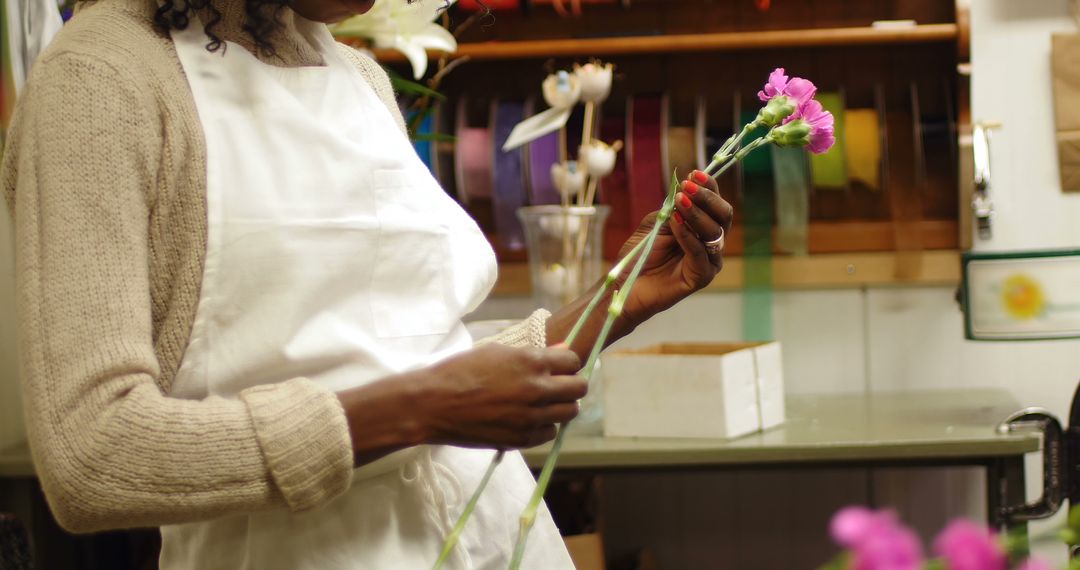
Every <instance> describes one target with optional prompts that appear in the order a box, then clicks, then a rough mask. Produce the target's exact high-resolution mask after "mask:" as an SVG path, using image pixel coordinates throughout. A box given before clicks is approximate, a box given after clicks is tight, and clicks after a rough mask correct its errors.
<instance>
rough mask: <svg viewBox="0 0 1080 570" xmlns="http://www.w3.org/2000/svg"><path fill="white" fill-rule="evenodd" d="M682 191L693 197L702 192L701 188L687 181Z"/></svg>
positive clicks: (683, 184)
mask: <svg viewBox="0 0 1080 570" xmlns="http://www.w3.org/2000/svg"><path fill="white" fill-rule="evenodd" d="M682 190H683V192H686V193H687V194H689V195H691V196H693V195H694V194H697V191H698V190H701V187H700V186H698V185H697V184H694V183H693V182H690V181H689V180H687V181H685V182H683V183H682Z"/></svg>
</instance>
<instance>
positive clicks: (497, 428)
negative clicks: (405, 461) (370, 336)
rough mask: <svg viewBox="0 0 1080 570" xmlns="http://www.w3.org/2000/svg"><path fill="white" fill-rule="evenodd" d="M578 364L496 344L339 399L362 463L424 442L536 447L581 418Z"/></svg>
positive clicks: (558, 352)
mask: <svg viewBox="0 0 1080 570" xmlns="http://www.w3.org/2000/svg"><path fill="white" fill-rule="evenodd" d="M580 368H581V359H580V358H578V355H577V354H575V353H574V352H572V351H570V350H568V349H566V348H547V349H529V348H511V347H507V346H502V345H497V344H490V345H486V346H482V347H480V348H476V349H473V350H469V351H467V352H463V353H461V354H458V355H456V356H453V357H451V358H448V359H447V360H444V361H442V362H440V363H438V364H435V365H434V366H430V367H428V368H424V369H421V370H416V371H413V372H407V373H405V374H402V375H399V376H395V377H392V378H387V379H385V380H382V381H379V382H374V383H372V384H368V385H366V386H361V387H359V388H355V389H353V390H349V391H346V392H342V393H339V394H338V397H339V399H340V400H341V403H342V406H343V407H344V408H345V414H346V417H347V418H348V422H349V433H350V434H351V435H352V440H353V451H354V454H355V455H356V460H357V463H358V464H363V463H368V462H370V461H373V460H375V459H377V458H379V457H381V456H383V455H386V454H388V453H390V452H393V451H396V450H398V449H402V448H405V447H410V446H413V445H419V444H423V443H439V444H447V445H457V446H461V447H490V448H516V447H533V446H535V445H540V444H541V443H544V442H546V441H549V440H551V439H552V438H554V437H555V424H558V423H563V422H567V421H569V420H571V419H573V418H574V417H576V416H577V414H578V403H577V401H578V400H579V399H581V398H582V397H584V396H585V393H586V392H587V391H588V384H587V383H586V382H585V380H584V379H583V378H582V377H580V376H578V375H577V372H578V370H579V369H580Z"/></svg>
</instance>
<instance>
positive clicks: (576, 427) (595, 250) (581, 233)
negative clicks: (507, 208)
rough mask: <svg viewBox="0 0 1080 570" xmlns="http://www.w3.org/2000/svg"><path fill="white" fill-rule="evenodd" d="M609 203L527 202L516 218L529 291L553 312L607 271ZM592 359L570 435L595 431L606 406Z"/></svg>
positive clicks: (597, 365)
mask: <svg viewBox="0 0 1080 570" xmlns="http://www.w3.org/2000/svg"><path fill="white" fill-rule="evenodd" d="M610 212H611V208H609V207H608V206H570V207H563V206H527V207H524V208H519V209H518V211H517V214H518V217H519V218H521V223H522V226H524V228H525V244H526V247H527V249H528V252H529V273H530V277H531V278H532V290H533V296H534V297H535V298H536V301H537V303H539V305H540V306H541V307H544V308H545V309H548V310H550V311H554V310H556V309H558V308H559V307H561V306H563V305H565V304H566V303H569V302H570V301H572V300H574V299H576V298H578V297H580V296H581V295H583V294H585V293H586V292H587V291H588V289H589V288H590V287H592V286H593V285H595V284H596V283H598V282H599V281H600V279H601V278H602V277H603V276H604V273H606V272H607V269H608V267H607V264H606V263H605V262H604V224H605V223H606V222H607V218H608V214H609V213H610ZM600 368H601V367H600V363H599V362H597V363H596V368H595V369H594V370H593V375H592V378H591V379H590V381H589V393H588V395H586V396H585V397H584V398H582V400H581V411H580V412H579V413H578V417H577V419H575V420H574V421H573V422H572V423H571V424H570V426H569V428H568V429H569V433H570V434H571V435H599V434H600V433H601V432H602V429H603V419H604V409H603V394H602V393H601V387H602V386H603V383H602V382H601V381H600V380H601V378H600V375H601V374H602V371H601V369H600Z"/></svg>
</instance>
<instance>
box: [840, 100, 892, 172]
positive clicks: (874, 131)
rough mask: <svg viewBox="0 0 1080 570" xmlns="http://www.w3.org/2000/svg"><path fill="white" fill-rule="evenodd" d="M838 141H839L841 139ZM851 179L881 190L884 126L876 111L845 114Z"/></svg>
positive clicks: (847, 157)
mask: <svg viewBox="0 0 1080 570" xmlns="http://www.w3.org/2000/svg"><path fill="white" fill-rule="evenodd" d="M838 138H839V137H838ZM843 138H844V150H845V154H846V156H845V158H846V162H847V172H848V177H849V178H850V179H851V182H852V183H858V184H862V185H863V186H865V187H867V188H869V189H870V190H874V191H877V190H880V189H881V126H880V123H879V117H878V112H877V110H876V109H848V110H846V111H844V137H843Z"/></svg>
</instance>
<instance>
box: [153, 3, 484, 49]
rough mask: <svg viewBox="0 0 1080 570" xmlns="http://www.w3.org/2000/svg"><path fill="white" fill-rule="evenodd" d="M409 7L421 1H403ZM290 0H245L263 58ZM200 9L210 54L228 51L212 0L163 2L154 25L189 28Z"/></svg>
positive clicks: (247, 18) (246, 13)
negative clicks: (206, 17)
mask: <svg viewBox="0 0 1080 570" xmlns="http://www.w3.org/2000/svg"><path fill="white" fill-rule="evenodd" d="M403 1H404V2H407V3H409V4H412V3H413V2H416V1H418V0H403ZM290 2H291V0H244V16H245V20H244V26H243V30H244V31H245V32H247V33H248V34H249V35H250V36H251V39H252V41H253V42H254V43H255V49H257V50H259V53H260V54H262V55H264V56H271V57H272V56H274V55H276V52H275V50H274V46H273V45H272V44H271V43H270V42H269V40H267V36H269V35H270V33H271V32H273V31H274V29H276V28H277V27H278V26H280V25H281V21H280V20H279V19H278V16H279V14H280V13H281V10H282V9H283V8H286V7H287V6H289V4H290ZM443 4H444V9H448V8H449V7H450V2H449V0H443ZM478 4H480V6H481V7H482V8H483V9H484V12H485V13H486V14H490V10H488V8H487V6H486V5H484V3H483V2H482V1H479V2H478ZM199 10H206V11H207V12H208V13H209V14H210V19H209V20H208V21H207V22H206V25H205V26H204V28H203V31H205V32H206V36H207V37H209V38H210V41H209V42H208V43H207V44H206V49H207V51H211V52H215V51H217V50H218V49H219V48H220V49H224V48H225V42H224V41H222V39H221V38H220V37H219V36H218V35H217V34H215V33H214V28H215V27H217V25H218V24H219V23H220V22H221V11H219V10H218V9H217V7H216V6H214V5H213V4H212V3H211V0H163V2H162V4H161V6H160V7H159V8H158V9H157V10H156V11H154V24H155V25H156V26H157V27H158V28H160V29H161V30H162V31H164V32H168V31H169V30H184V29H187V27H188V24H189V23H190V22H191V15H192V14H194V13H195V12H197V11H199Z"/></svg>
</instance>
